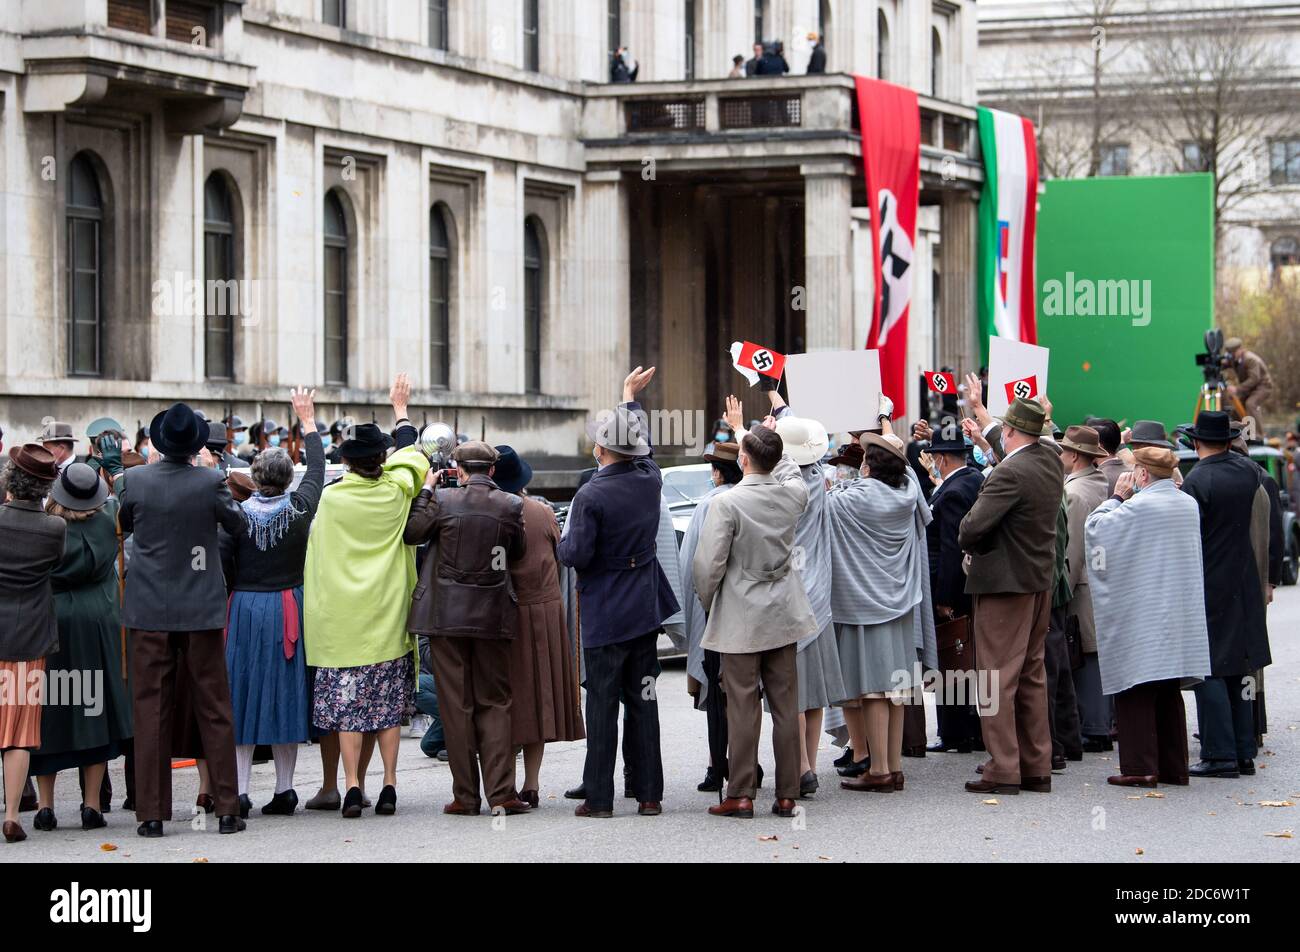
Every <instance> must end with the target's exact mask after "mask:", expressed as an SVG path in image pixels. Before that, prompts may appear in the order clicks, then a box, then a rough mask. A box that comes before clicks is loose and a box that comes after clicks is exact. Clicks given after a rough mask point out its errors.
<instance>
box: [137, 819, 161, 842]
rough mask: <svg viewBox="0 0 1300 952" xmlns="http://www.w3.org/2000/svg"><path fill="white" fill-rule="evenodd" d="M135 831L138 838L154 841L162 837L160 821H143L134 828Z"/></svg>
mask: <svg viewBox="0 0 1300 952" xmlns="http://www.w3.org/2000/svg"><path fill="white" fill-rule="evenodd" d="M135 831H136V833H138V834H139V835H140V836H143V837H146V838H148V839H151V840H156V839H157V838H158V837H160V836H162V835H163V827H162V820H145V821H144V822H143V823H141V824H140V825H139V826H137V827H136V828H135Z"/></svg>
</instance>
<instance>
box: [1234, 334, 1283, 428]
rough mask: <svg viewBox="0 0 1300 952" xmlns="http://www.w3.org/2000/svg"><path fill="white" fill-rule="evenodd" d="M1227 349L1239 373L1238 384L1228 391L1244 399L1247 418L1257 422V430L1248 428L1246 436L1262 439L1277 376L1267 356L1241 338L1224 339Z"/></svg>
mask: <svg viewBox="0 0 1300 952" xmlns="http://www.w3.org/2000/svg"><path fill="white" fill-rule="evenodd" d="M1223 349H1224V350H1226V351H1227V352H1228V353H1229V354H1230V355H1231V356H1232V369H1233V371H1234V372H1235V373H1236V375H1237V383H1236V384H1235V385H1233V386H1230V387H1228V393H1229V394H1231V395H1232V396H1234V397H1236V398H1237V399H1238V400H1240V401H1241V403H1242V405H1243V406H1244V407H1245V410H1246V418H1247V419H1248V420H1250V421H1252V422H1253V424H1254V429H1253V431H1247V433H1246V436H1247V438H1262V437H1263V435H1264V434H1263V429H1262V428H1263V425H1264V417H1263V415H1262V414H1263V412H1264V404H1265V403H1267V402H1268V398H1269V397H1271V396H1272V395H1273V375H1272V374H1271V373H1269V371H1268V364H1266V363H1264V358H1262V357H1260V356H1259V354H1257V353H1255V352H1254V351H1253V350H1247V349H1246V346H1245V344H1244V343H1242V340H1241V338H1240V337H1230V338H1228V339H1227V340H1226V341H1224V344H1223ZM1243 422H1244V421H1243Z"/></svg>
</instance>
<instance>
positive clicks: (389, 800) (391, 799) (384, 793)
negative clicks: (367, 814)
mask: <svg viewBox="0 0 1300 952" xmlns="http://www.w3.org/2000/svg"><path fill="white" fill-rule="evenodd" d="M396 812H397V789H396V788H395V787H394V786H393V785H392V784H387V785H385V786H384V789H383V790H380V791H379V799H378V800H377V801H376V802H375V816H392V815H393V814H394V813H396Z"/></svg>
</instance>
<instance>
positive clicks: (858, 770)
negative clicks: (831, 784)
mask: <svg viewBox="0 0 1300 952" xmlns="http://www.w3.org/2000/svg"><path fill="white" fill-rule="evenodd" d="M870 768H871V757H870V756H867V757H863V758H862V759H861V760H855V761H853V763H851V764H849V765H848V766H846V767H840V768H839V775H840V776H841V777H861V776H862V775H863V774H864V773H866V772H867V771H868V770H869V769H870Z"/></svg>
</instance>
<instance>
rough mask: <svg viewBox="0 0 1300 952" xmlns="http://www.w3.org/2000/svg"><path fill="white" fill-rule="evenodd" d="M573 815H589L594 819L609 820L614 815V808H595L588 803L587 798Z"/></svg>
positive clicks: (589, 817)
mask: <svg viewBox="0 0 1300 952" xmlns="http://www.w3.org/2000/svg"><path fill="white" fill-rule="evenodd" d="M573 815H574V816H582V817H587V818H588V819H592V820H608V819H609V818H610V817H612V816H613V815H614V811H613V810H612V809H610V810H593V809H592V807H591V804H590V803H588V802H587V801H586V800H583V801H582V802H581V803H579V804H578V807H577V809H576V810H574V811H573Z"/></svg>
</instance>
